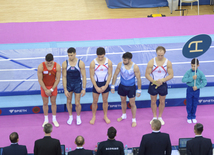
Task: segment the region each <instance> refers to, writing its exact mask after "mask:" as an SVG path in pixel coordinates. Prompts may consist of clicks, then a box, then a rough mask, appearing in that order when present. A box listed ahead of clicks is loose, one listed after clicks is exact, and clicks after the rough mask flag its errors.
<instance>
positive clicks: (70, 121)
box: [67, 115, 73, 125]
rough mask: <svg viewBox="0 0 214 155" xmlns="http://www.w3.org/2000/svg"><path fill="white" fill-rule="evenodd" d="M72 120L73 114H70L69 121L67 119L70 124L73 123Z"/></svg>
mask: <svg viewBox="0 0 214 155" xmlns="http://www.w3.org/2000/svg"><path fill="white" fill-rule="evenodd" d="M72 121H73V115H70V116H69V119H68V121H67V123H68V124H69V125H71V123H72Z"/></svg>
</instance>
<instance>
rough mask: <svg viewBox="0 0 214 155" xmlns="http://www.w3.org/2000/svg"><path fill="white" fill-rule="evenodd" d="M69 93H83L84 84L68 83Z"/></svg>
mask: <svg viewBox="0 0 214 155" xmlns="http://www.w3.org/2000/svg"><path fill="white" fill-rule="evenodd" d="M67 90H68V92H72V91H73V92H75V93H81V91H82V82H78V83H67Z"/></svg>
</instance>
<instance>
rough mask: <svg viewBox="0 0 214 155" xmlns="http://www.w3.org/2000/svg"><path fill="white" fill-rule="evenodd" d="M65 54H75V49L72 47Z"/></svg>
mask: <svg viewBox="0 0 214 155" xmlns="http://www.w3.org/2000/svg"><path fill="white" fill-rule="evenodd" d="M67 53H74V54H75V53H76V49H75V48H73V47H70V48H69V49H68V50H67Z"/></svg>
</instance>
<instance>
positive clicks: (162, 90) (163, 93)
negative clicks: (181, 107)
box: [148, 82, 168, 96]
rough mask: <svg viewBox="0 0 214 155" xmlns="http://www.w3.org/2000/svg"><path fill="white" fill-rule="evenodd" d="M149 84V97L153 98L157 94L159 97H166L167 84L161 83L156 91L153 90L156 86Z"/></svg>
mask: <svg viewBox="0 0 214 155" xmlns="http://www.w3.org/2000/svg"><path fill="white" fill-rule="evenodd" d="M151 84H152V83H151V82H150V84H149V89H148V93H149V94H150V95H153V96H154V95H157V94H159V95H160V96H166V95H167V94H168V89H167V83H163V84H162V85H161V86H159V87H158V88H157V89H155V87H156V85H151Z"/></svg>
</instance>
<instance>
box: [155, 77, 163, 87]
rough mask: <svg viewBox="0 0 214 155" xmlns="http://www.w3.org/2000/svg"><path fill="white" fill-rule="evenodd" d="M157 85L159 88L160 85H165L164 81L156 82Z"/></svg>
mask: <svg viewBox="0 0 214 155" xmlns="http://www.w3.org/2000/svg"><path fill="white" fill-rule="evenodd" d="M156 83H157V84H156V85H157V86H158V87H159V86H160V85H162V84H163V81H162V79H158V80H157V81H156Z"/></svg>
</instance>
